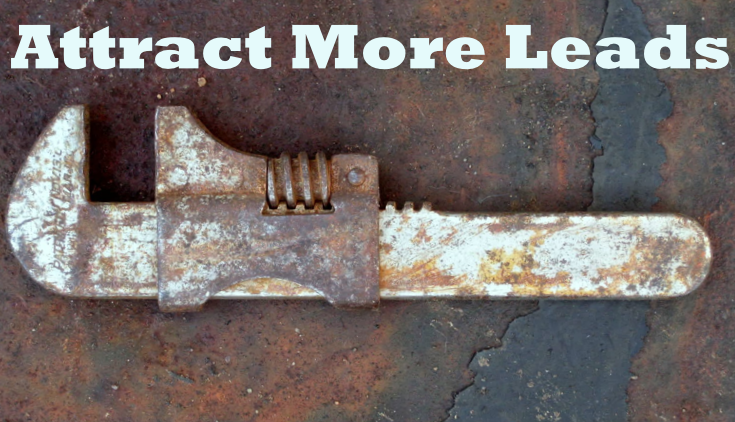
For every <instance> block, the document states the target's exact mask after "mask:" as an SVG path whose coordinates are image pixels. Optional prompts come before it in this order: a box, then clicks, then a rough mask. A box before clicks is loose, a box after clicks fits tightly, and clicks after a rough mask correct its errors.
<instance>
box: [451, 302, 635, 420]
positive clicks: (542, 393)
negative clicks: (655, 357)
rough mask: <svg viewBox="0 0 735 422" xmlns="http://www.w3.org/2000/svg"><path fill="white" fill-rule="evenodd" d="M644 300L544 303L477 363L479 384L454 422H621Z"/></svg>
mask: <svg viewBox="0 0 735 422" xmlns="http://www.w3.org/2000/svg"><path fill="white" fill-rule="evenodd" d="M647 307H648V305H647V304H646V303H643V302H619V301H610V302H606V301H597V302H572V303H569V302H557V301H543V302H542V303H541V305H540V309H539V310H538V311H537V312H535V313H533V314H531V315H529V316H526V317H524V318H519V319H517V320H515V321H513V323H512V324H511V325H510V327H509V328H508V332H507V333H506V335H505V337H503V346H502V347H501V348H498V349H491V350H485V351H482V352H480V353H478V354H477V355H475V358H474V359H472V363H471V364H470V369H472V370H473V371H475V372H476V373H477V376H476V377H475V382H474V384H472V385H471V386H470V387H468V388H467V389H466V390H464V391H462V392H461V393H460V394H459V395H458V396H457V398H456V400H455V406H454V408H453V409H452V410H451V412H450V417H449V419H448V420H449V421H454V420H460V421H493V422H496V421H497V422H506V421H507V422H515V421H555V422H563V421H622V420H625V417H626V413H627V409H626V403H625V389H626V386H627V385H628V380H629V379H630V372H629V371H628V368H629V366H630V356H632V355H633V354H635V353H636V352H637V351H638V350H639V349H640V347H641V345H642V339H643V336H644V335H645V333H646V325H645V322H644V321H643V318H642V317H641V316H642V315H644V313H645V310H646V309H647Z"/></svg>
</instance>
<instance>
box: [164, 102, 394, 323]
mask: <svg viewBox="0 0 735 422" xmlns="http://www.w3.org/2000/svg"><path fill="white" fill-rule="evenodd" d="M156 156H157V172H156V210H157V214H158V301H159V305H160V306H161V308H162V309H164V310H169V311H187V310H195V309H197V308H199V307H200V306H201V305H202V304H203V303H204V302H205V301H206V300H207V299H208V298H209V297H211V296H212V295H214V294H216V293H217V292H220V291H222V290H225V289H227V288H228V287H230V286H233V285H235V284H238V283H241V282H243V281H247V280H253V279H262V278H267V277H271V278H277V279H281V280H289V281H291V282H294V283H296V284H298V285H301V286H304V287H307V288H310V289H312V290H314V291H316V292H318V293H319V294H320V295H321V296H322V297H324V298H325V299H327V300H328V301H329V302H331V303H332V304H334V305H336V306H340V307H356V306H361V307H366V306H367V307H369V306H375V305H377V303H378V301H379V291H378V288H379V279H378V276H379V275H378V265H379V263H378V253H379V251H378V236H379V229H378V205H379V204H378V200H379V199H378V198H379V192H378V177H377V174H378V165H377V161H376V160H375V158H374V157H370V156H364V155H353V154H350V155H335V156H334V157H332V159H331V161H329V162H328V170H327V174H326V175H325V176H326V177H328V178H329V180H324V182H325V183H324V186H325V187H328V188H329V190H330V191H331V192H330V194H329V195H324V196H325V199H326V198H327V197H328V198H330V202H329V207H330V208H331V209H330V210H325V209H324V207H325V205H324V204H322V203H319V204H312V206H313V209H307V208H306V205H305V204H303V203H302V204H301V205H299V206H296V204H295V203H294V204H293V209H291V210H289V209H288V206H287V205H286V204H283V205H284V207H283V209H282V211H279V209H277V208H276V209H273V210H271V209H270V207H269V205H268V204H267V203H266V193H267V191H268V189H267V186H268V183H269V182H268V180H267V179H268V176H267V170H268V167H269V166H268V160H267V159H266V158H265V157H260V156H255V155H250V154H244V153H242V152H239V151H236V150H233V149H231V148H229V147H227V146H225V145H224V144H222V143H220V142H219V141H218V140H217V139H216V138H214V137H213V136H212V135H211V134H210V133H209V132H208V131H207V130H206V129H205V128H204V127H203V126H202V125H201V123H200V122H199V121H198V120H197V119H196V118H194V117H193V116H192V115H191V114H190V113H189V111H188V110H187V109H186V108H184V107H162V108H159V109H158V112H157V114H156ZM303 157H304V155H301V158H299V159H297V160H295V161H296V163H297V165H295V166H293V160H291V159H290V157H284V158H281V159H280V160H279V162H278V164H279V165H278V166H275V165H273V166H271V168H275V167H278V168H280V169H281V171H280V172H278V174H273V176H272V178H274V179H278V177H283V176H284V175H285V177H287V178H288V181H287V183H286V185H287V186H286V187H287V189H286V190H288V191H289V192H291V194H292V195H291V196H292V198H291V200H292V201H293V200H294V198H296V197H310V196H311V193H312V192H311V190H312V186H315V185H316V184H317V182H321V181H320V180H318V178H316V179H317V180H312V175H313V174H318V173H319V172H318V171H312V169H311V168H310V166H312V164H314V165H316V163H312V162H311V160H308V157H306V158H303ZM325 165H326V162H325ZM292 167H294V168H292ZM302 168H303V172H302V174H301V175H300V176H301V177H302V179H298V176H299V174H298V173H299V170H300V169H302ZM294 173H296V174H294ZM350 175H352V176H353V179H350V178H349V177H350ZM354 177H357V178H358V179H359V180H355V179H354ZM297 179H298V180H300V181H301V183H300V184H299V183H296V180H297ZM271 182H273V183H274V182H275V180H272V181H271ZM319 184H320V183H319ZM320 186H321V184H320ZM298 192H301V193H300V194H297V193H298ZM276 196H277V195H276ZM319 197H320V198H321V195H319ZM312 202H313V201H312ZM317 205H318V206H317ZM320 210H321V212H320Z"/></svg>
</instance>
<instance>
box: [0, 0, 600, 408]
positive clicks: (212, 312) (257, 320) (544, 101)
mask: <svg viewBox="0 0 735 422" xmlns="http://www.w3.org/2000/svg"><path fill="white" fill-rule="evenodd" d="M0 11H2V13H3V16H6V17H7V23H8V24H7V25H5V26H3V27H2V28H0V33H2V37H0V43H1V44H2V46H3V51H14V50H15V48H16V47H17V45H18V41H19V37H18V36H17V31H16V25H17V24H18V23H52V24H53V30H52V33H53V34H54V35H53V37H56V38H55V39H58V36H60V35H61V33H62V32H63V31H66V30H69V29H72V28H74V27H75V26H77V25H80V26H81V28H82V33H83V34H84V35H87V36H89V35H91V33H92V32H94V31H95V30H98V29H100V28H103V27H104V26H106V25H110V26H111V34H113V35H115V36H119V37H146V36H153V37H156V38H160V37H164V36H171V35H180V36H186V37H189V38H191V39H192V40H193V41H194V42H195V44H196V45H197V47H198V48H201V47H202V46H203V43H204V41H206V40H208V39H210V38H213V37H217V36H223V34H233V35H231V36H238V34H240V33H241V32H243V31H247V30H250V29H253V30H254V29H257V28H259V27H261V26H263V25H266V26H267V29H268V31H269V34H270V35H271V36H272V37H273V38H274V39H273V45H274V46H278V47H279V48H274V49H273V63H274V68H273V69H270V70H268V71H254V70H252V69H249V68H247V67H242V68H236V69H233V70H232V71H214V70H212V69H209V68H206V67H203V68H201V69H199V70H185V71H178V70H172V71H164V70H161V69H157V68H154V67H149V68H146V69H145V70H144V71H142V72H138V71H123V70H110V71H103V70H97V69H87V70H77V71H72V70H66V69H59V70H56V71H34V70H28V71H19V70H10V69H9V67H8V66H9V60H7V59H4V60H0V71H1V72H2V75H3V80H2V82H1V83H0V91H1V92H0V94H1V95H2V98H3V104H4V112H3V113H2V115H0V131H1V134H2V136H0V148H2V157H1V158H0V209H5V207H6V204H7V195H8V193H9V190H10V185H11V183H12V180H13V178H14V176H15V175H16V173H17V172H18V171H19V169H20V167H21V165H22V163H23V160H24V159H25V158H26V157H27V155H28V152H29V150H30V148H31V146H32V144H33V141H34V139H35V137H36V136H37V135H38V133H40V131H41V130H42V128H43V127H44V126H45V125H46V124H47V123H48V122H49V121H50V119H51V118H52V117H53V115H54V114H55V113H56V112H57V111H58V110H59V109H60V108H61V107H63V106H64V105H66V104H79V103H89V104H90V105H91V118H92V121H91V127H90V129H91V158H92V162H93V163H95V164H93V166H92V167H91V168H90V174H91V178H92V185H91V190H90V195H91V197H92V199H93V200H96V201H111V200H113V201H130V200H145V201H151V200H153V198H154V186H155V185H154V180H153V179H154V168H155V162H154V145H153V130H154V129H153V127H154V121H153V114H154V109H155V107H156V106H158V105H166V104H171V105H186V106H187V107H189V108H191V109H193V110H196V111H197V113H198V116H199V118H200V119H201V120H202V121H203V122H204V123H205V125H206V126H207V127H208V128H210V129H211V130H212V131H213V132H214V133H217V135H218V136H219V137H220V138H221V139H223V140H224V141H225V142H226V143H227V144H229V145H232V146H234V147H237V148H238V149H241V150H246V151H252V152H254V153H257V154H262V155H266V156H272V157H276V156H278V154H280V153H281V152H283V151H291V152H292V154H296V153H297V152H298V151H306V152H308V153H309V154H310V155H313V154H314V153H316V151H320V150H323V151H325V152H327V153H328V154H330V155H332V154H336V153H345V152H353V153H363V154H373V155H376V156H377V157H378V159H379V160H380V163H381V164H380V166H381V167H380V175H381V176H380V177H381V180H380V184H381V186H382V187H383V191H382V198H381V199H382V201H383V203H385V201H388V200H395V201H399V202H403V201H406V200H416V201H419V200H428V201H431V202H432V203H434V204H435V206H436V208H437V209H443V210H448V211H464V210H469V211H517V210H524V211H580V210H584V209H585V208H586V207H587V205H588V204H589V202H590V201H591V193H590V187H591V183H592V181H591V178H590V161H591V158H592V156H593V155H594V154H595V153H594V151H592V150H591V148H590V146H589V143H588V141H587V138H588V136H589V135H590V134H591V133H592V130H593V121H592V119H591V116H590V111H589V108H588V104H589V102H590V101H591V100H592V98H593V97H594V94H595V88H596V87H595V82H596V75H595V72H594V70H593V69H590V68H585V69H582V70H579V71H574V72H569V71H561V70H557V69H549V70H548V71H541V72H532V71H517V72H506V71H505V70H504V69H503V64H504V62H503V60H502V59H501V60H498V59H497V58H498V57H505V56H506V55H507V51H506V49H507V47H506V45H507V43H506V39H505V35H504V31H503V27H502V25H504V24H506V23H508V22H528V23H531V24H532V25H533V28H534V37H533V40H532V43H531V44H532V47H531V48H537V47H543V48H548V46H547V45H545V43H546V42H547V41H548V40H551V39H556V38H558V36H559V34H560V33H569V34H570V35H574V36H579V37H580V38H583V39H594V38H595V36H596V35H597V33H598V32H599V28H600V25H601V24H602V21H603V18H604V2H602V1H583V2H578V1H571V2H569V1H551V2H547V3H544V4H539V3H537V2H532V1H526V2H521V1H518V2H507V3H506V2H498V3H497V4H492V5H491V6H489V7H488V4H487V2H465V3H462V4H456V3H451V4H449V3H447V4H444V3H430V2H425V1H410V2H404V3H402V4H401V5H400V7H398V6H397V5H394V4H392V3H387V2H378V3H375V2H373V3H356V4H354V5H353V4H333V3H328V2H312V3H309V5H308V6H305V5H304V3H303V2H295V1H294V2H285V3H278V4H276V3H262V2H258V3H237V4H232V5H230V4H224V3H220V4H217V5H212V4H203V3H202V4H200V3H198V2H188V1H184V2H176V3H171V2H160V1H156V2H152V1H151V2H146V1H144V2H139V3H136V4H134V5H132V4H129V3H125V2H115V1H113V2H93V3H87V2H83V1H78V2H74V1H72V2H62V3H54V6H53V7H51V6H50V4H49V3H48V2H41V1H30V2H24V3H20V2H18V3H10V2H5V3H3V4H2V5H0ZM292 22H298V23H315V24H335V23H355V24H358V25H360V28H361V32H360V34H359V35H358V44H359V45H358V49H357V51H359V49H360V46H361V45H364V43H365V42H366V40H367V39H369V38H372V37H375V36H384V35H386V34H388V35H390V36H394V37H397V38H401V39H408V38H409V37H411V36H414V34H425V36H435V34H438V33H441V34H442V35H444V36H445V37H447V38H451V37H458V36H467V35H468V34H471V36H473V37H476V38H477V39H479V40H480V41H481V42H483V44H484V45H485V46H486V52H487V54H488V60H487V61H486V62H485V63H484V64H483V66H481V67H480V68H478V69H476V70H473V71H462V72H459V71H457V70H452V69H449V68H448V67H445V65H444V64H443V63H444V58H443V56H442V55H438V57H437V58H438V60H437V61H438V63H439V64H440V66H441V68H440V69H437V70H436V71H433V72H425V71H411V70H409V69H406V68H404V67H400V68H398V69H396V70H394V71H376V70H371V69H368V68H365V69H362V68H361V69H360V70H359V71H357V72H344V71H334V70H324V71H293V70H292V69H289V66H290V59H291V57H293V48H292V43H291V41H292V39H291V35H290V25H291V23H292ZM243 33H244V32H243ZM4 54H5V53H4ZM491 58H492V59H491ZM88 60H90V61H91V59H88ZM199 78H204V80H205V81H206V84H205V85H203V86H201V87H199V85H198V84H197V79H199ZM158 96H160V98H159V97H158ZM465 160H466V161H465ZM2 218H4V217H2ZM2 224H4V220H2ZM0 249H1V250H2V260H0V266H2V274H3V275H2V283H0V304H1V307H0V318H2V324H1V325H0V330H2V331H1V332H0V339H2V340H0V342H1V347H0V409H2V413H3V414H2V416H3V417H4V418H6V419H8V420H11V421H16V420H28V419H30V420H43V419H56V420H59V419H61V420H64V419H74V418H76V419H101V420H113V421H124V420H131V419H134V420H144V421H145V420H183V421H187V420H197V421H198V420H201V419H203V418H212V419H214V418H216V419H218V420H221V421H222V420H231V419H234V420H250V419H256V418H257V419H259V420H281V421H303V420H324V419H329V418H331V419H343V420H346V419H357V420H360V419H362V420H365V419H371V420H387V419H385V418H384V417H383V416H381V414H384V415H386V416H388V417H389V418H391V419H394V420H396V421H397V420H405V421H411V420H420V421H425V420H441V419H442V418H443V417H445V416H446V410H447V409H448V408H449V407H450V406H451V404H452V393H453V392H454V391H456V390H458V389H460V388H462V387H464V386H465V385H467V384H468V383H469V382H470V381H471V379H472V374H471V373H470V371H468V370H467V369H466V364H467V363H468V362H469V360H470V358H471V357H472V355H473V354H474V352H475V351H476V350H478V349H481V348H485V347H497V346H499V345H500V340H499V338H500V337H501V336H502V335H503V333H504V331H505V328H506V326H507V324H508V322H509V321H510V320H512V319H514V318H516V317H518V316H520V315H524V314H526V313H528V312H530V311H532V310H533V309H534V308H535V304H534V303H532V302H522V301H519V302H512V303H498V302H488V303H481V302H462V303H453V302H437V303H434V302H429V303H412V302H396V303H386V304H384V306H383V307H381V308H380V309H379V310H378V311H358V312H355V313H353V312H349V313H345V312H344V311H338V310H334V309H332V308H331V307H330V306H329V305H325V304H321V303H318V302H247V303H243V302H239V303H230V302H225V301H218V302H216V303H212V304H210V305H208V306H205V310H204V312H203V313H200V314H196V315H182V316H175V317H172V316H166V315H162V314H157V313H156V311H155V304H153V303H151V302H132V301H114V303H110V302H109V301H76V300H74V301H70V300H69V299H65V298H60V297H57V296H54V295H52V294H49V293H47V292H45V291H43V290H42V289H39V288H38V287H37V286H35V285H34V283H33V282H32V281H31V280H30V279H29V278H28V277H27V276H25V275H24V274H23V273H22V272H21V268H20V265H19V263H18V262H17V261H16V260H15V259H14V258H12V256H11V254H10V247H9V245H8V244H7V242H6V240H5V239H4V238H1V239H0ZM296 328H298V329H299V332H298V333H297V332H296V331H295V330H296ZM294 362H296V365H293V363H294ZM249 390H251V391H252V392H248V391H249ZM336 402H339V404H336ZM256 410H257V411H258V413H257V414H256V413H255V411H256ZM106 415H108V416H107V418H106V419H105V416H106Z"/></svg>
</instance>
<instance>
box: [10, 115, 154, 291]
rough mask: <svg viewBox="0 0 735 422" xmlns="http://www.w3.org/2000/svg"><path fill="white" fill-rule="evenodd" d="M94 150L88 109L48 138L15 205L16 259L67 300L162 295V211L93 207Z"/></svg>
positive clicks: (39, 145)
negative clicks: (158, 276) (158, 243)
mask: <svg viewBox="0 0 735 422" xmlns="http://www.w3.org/2000/svg"><path fill="white" fill-rule="evenodd" d="M88 142H89V125H88V112H87V109H86V107H85V106H81V105H79V106H70V107H65V108H64V109H62V110H61V111H60V112H59V113H58V115H57V116H56V117H55V118H54V119H53V120H52V121H51V122H50V123H49V124H48V126H47V127H46V129H45V130H44V131H43V133H42V134H41V135H40V137H39V138H38V140H37V141H36V143H35V145H34V146H33V148H32V150H31V152H30V154H29V157H28V159H27V160H26V162H25V164H24V166H23V167H22V169H21V170H20V172H19V173H18V175H17V176H16V179H15V183H14V185H13V188H12V190H11V193H10V197H9V201H8V202H9V203H8V212H7V229H8V238H9V240H10V245H11V247H12V249H13V252H14V253H15V255H16V257H18V259H19V260H20V262H21V264H22V265H23V267H24V268H25V269H26V271H27V272H28V273H29V274H30V275H31V277H32V278H33V279H35V280H36V281H37V282H39V283H41V284H42V285H43V286H44V287H46V288H47V289H49V290H51V291H53V292H56V293H58V294H61V295H65V296H74V297H100V296H105V297H122V298H125V297H135V296H137V295H139V294H140V295H144V294H150V293H151V292H155V272H156V262H155V256H156V250H155V239H156V237H155V236H156V213H155V207H154V206H153V204H152V203H119V204H115V203H92V202H90V200H89V192H88V183H87V180H88V178H87V168H88V167H87V159H88V157H87V155H88ZM130 280H136V283H135V285H134V286H132V287H133V288H132V289H131V286H130V283H129V281H130Z"/></svg>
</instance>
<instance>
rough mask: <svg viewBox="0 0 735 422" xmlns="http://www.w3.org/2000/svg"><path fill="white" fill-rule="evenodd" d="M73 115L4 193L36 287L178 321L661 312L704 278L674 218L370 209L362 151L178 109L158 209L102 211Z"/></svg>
mask: <svg viewBox="0 0 735 422" xmlns="http://www.w3.org/2000/svg"><path fill="white" fill-rule="evenodd" d="M86 121H87V117H86V111H85V108H84V107H83V106H75V107H68V108H65V109H64V110H62V111H61V112H60V114H59V116H57V118H56V119H55V120H54V121H53V122H52V123H51V124H50V125H49V127H48V128H47V129H46V131H44V133H43V134H42V135H41V137H40V139H39V141H38V142H37V144H36V146H35V147H34V149H33V151H32V152H31V155H30V157H29V158H28V160H27V162H26V165H25V166H24V168H23V170H22V171H21V172H20V173H19V175H18V177H17V180H16V184H15V186H14V189H13V192H12V195H11V198H10V207H9V212H8V228H9V234H10V241H11V245H12V246H13V248H14V250H15V252H16V255H17V256H18V257H19V259H20V260H21V262H22V263H23V265H24V266H25V268H26V269H27V270H28V272H29V273H30V274H31V275H32V276H33V277H34V278H35V279H36V280H38V281H40V282H41V283H43V284H44V285H45V286H46V287H48V288H50V289H52V290H54V291H56V292H59V293H62V294H66V295H72V296H83V297H130V298H133V297H139V298H152V297H157V298H158V300H159V304H160V307H161V309H163V310H165V311H189V310H195V309H198V308H199V307H201V305H202V304H204V303H205V302H206V301H207V300H208V299H209V298H211V297H228V298H324V299H326V300H328V301H329V302H331V303H332V304H334V305H336V306H339V307H357V306H359V307H370V306H375V305H377V304H378V302H379V300H380V299H381V298H382V299H421V298H429V297H443V298H545V297H556V298H564V299H599V298H627V299H646V298H666V297H674V296H680V295H683V294H687V293H689V292H691V291H692V290H693V289H695V288H696V287H697V286H698V285H699V284H700V283H701V282H702V281H703V280H704V278H705V276H706V275H707V273H708V271H709V266H710V262H711V251H710V244H709V239H708V237H707V235H706V234H705V232H704V231H703V230H702V228H701V227H700V226H699V224H697V223H696V222H695V221H693V220H691V219H689V218H686V217H683V216H680V215H672V214H621V213H617V214H597V213H586V214H580V213H567V214H529V213H516V214H477V213H469V214H459V213H442V212H437V211H433V210H431V207H430V205H429V204H425V205H423V206H422V207H420V209H416V207H415V206H414V204H413V203H411V202H407V203H405V204H404V207H403V210H397V209H396V206H395V204H393V203H388V204H387V206H386V209H385V210H384V211H379V207H378V200H379V192H378V166H377V161H376V159H375V158H374V157H372V156H368V155H354V154H351V155H335V156H333V157H331V159H329V160H328V159H327V158H326V156H325V155H324V154H317V155H316V157H315V158H314V159H309V157H308V156H307V155H306V154H304V153H300V154H298V155H297V156H296V157H295V158H292V157H291V156H290V155H289V154H282V155H281V156H280V158H278V159H267V158H265V157H262V156H257V155H251V154H245V153H242V152H239V151H237V150H235V149H232V148H230V147H227V146H226V145H224V144H222V143H221V142H220V141H219V140H217V139H216V138H215V137H214V136H213V135H211V134H210V133H209V132H208V131H207V130H206V129H205V128H204V126H203V125H202V124H201V123H200V122H199V121H198V120H197V119H196V118H195V117H194V116H193V115H191V113H190V112H189V111H188V110H187V109H186V108H184V107H161V108H159V109H158V112H157V114H156V159H157V160H156V164H157V171H156V202H155V204H96V203H92V202H90V201H89V197H88V194H87V185H86V183H87V182H86V170H85V169H86V161H87V160H86V151H87V138H88V134H87V130H86V127H87V125H86Z"/></svg>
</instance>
